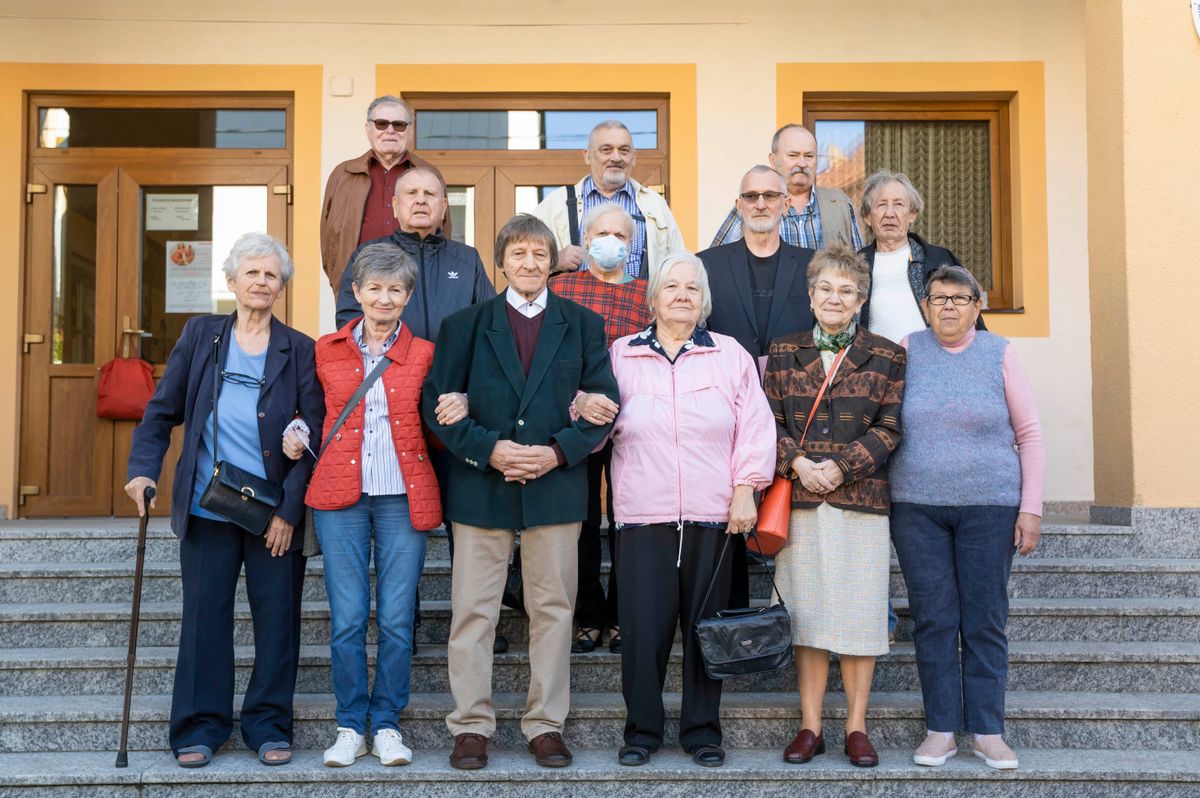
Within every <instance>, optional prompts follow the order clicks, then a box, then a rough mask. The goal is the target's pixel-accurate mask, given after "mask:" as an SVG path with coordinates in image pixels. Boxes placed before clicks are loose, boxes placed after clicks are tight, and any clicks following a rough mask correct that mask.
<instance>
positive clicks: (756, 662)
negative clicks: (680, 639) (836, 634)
mask: <svg viewBox="0 0 1200 798" xmlns="http://www.w3.org/2000/svg"><path fill="white" fill-rule="evenodd" d="M750 534H751V536H753V537H754V540H755V541H756V542H757V541H758V535H756V534H755V533H754V532H753V531H751V532H750ZM728 548H729V535H726V536H725V545H724V546H722V547H721V556H720V557H719V558H717V570H719V569H720V567H721V562H722V560H724V559H725V550H726V549H728ZM767 574H768V575H769V576H770V577H771V588H772V589H773V590H774V591H775V595H776V596H779V603H778V604H774V605H772V606H770V607H757V608H750V609H735V610H718V611H717V614H716V615H715V616H713V617H712V618H704V617H701V618H700V620H698V621H696V639H697V641H699V643H700V655H701V656H702V657H704V670H705V671H706V672H707V673H708V676H709V678H711V679H728V678H730V677H733V676H743V675H745V674H749V673H766V672H768V671H777V670H779V669H781V668H786V667H787V666H788V665H791V664H792V619H791V618H790V617H789V616H788V611H787V607H785V606H784V604H783V596H782V595H781V594H780V593H779V588H777V587H775V576H774V575H773V574H771V572H770V570H768V571H767ZM716 583H717V571H716V570H714V571H713V578H712V581H711V582H709V583H708V590H707V591H706V592H705V594H704V601H703V602H702V603H701V604H700V614H701V616H703V614H704V608H705V607H707V606H708V599H709V596H711V595H712V589H713V585H715V584H716Z"/></svg>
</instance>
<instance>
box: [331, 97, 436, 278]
mask: <svg viewBox="0 0 1200 798" xmlns="http://www.w3.org/2000/svg"><path fill="white" fill-rule="evenodd" d="M412 123H413V112H412V109H411V108H409V107H408V104H407V103H405V102H404V101H403V100H401V99H400V98H399V97H393V96H391V95H390V94H389V95H384V96H383V97H376V98H375V99H374V100H372V101H371V104H370V105H369V106H368V107H367V123H366V131H367V141H369V142H370V144H371V149H369V150H367V151H366V152H365V153H363V154H362V155H360V156H359V157H357V158H353V159H351V160H349V161H343V162H342V163H340V164H338V165H337V166H335V167H334V168H333V171H332V172H331V173H330V175H329V182H328V183H326V184H325V203H324V205H323V207H322V209H321V266H322V268H323V269H324V270H325V275H326V276H327V277H328V278H329V285H330V287H331V288H333V292H334V295H336V294H337V291H338V286H339V285H340V284H341V279H342V271H343V270H344V269H345V268H346V264H347V263H348V262H349V260H350V254H351V253H352V252H354V250H355V249H357V248H358V246H359V244H365V243H366V242H368V241H374V240H375V239H377V238H385V237H387V236H390V235H391V234H392V233H394V232H395V231H396V229H397V228H396V217H395V215H394V214H393V213H392V196H393V195H394V194H395V191H396V181H397V180H399V179H400V176H401V175H402V174H404V173H405V172H407V171H408V170H409V169H412V168H413V167H417V166H423V167H425V168H426V169H430V170H432V171H433V172H434V173H436V174H437V175H438V177H439V178H441V172H438V170H437V167H435V166H433V165H431V164H430V163H429V162H428V161H426V160H425V159H423V158H418V157H417V156H416V155H413V154H412V153H410V152H409V146H410V144H411V143H412V136H413V124H412ZM443 182H444V181H443ZM441 233H442V236H443V237H445V238H450V208H449V206H447V207H446V213H445V215H444V217H443V218H442V220H441Z"/></svg>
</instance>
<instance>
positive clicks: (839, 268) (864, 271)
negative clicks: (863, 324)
mask: <svg viewBox="0 0 1200 798" xmlns="http://www.w3.org/2000/svg"><path fill="white" fill-rule="evenodd" d="M826 270H828V271H832V272H834V273H835V274H841V275H844V276H846V277H849V278H850V279H851V280H853V281H854V285H855V287H856V288H857V289H858V293H859V296H863V297H865V296H867V295H869V294H870V293H871V267H870V265H869V264H868V263H867V259H866V258H864V257H863V256H862V255H859V254H858V253H857V252H855V250H854V247H852V246H850V245H849V244H847V243H846V242H845V241H842V240H840V239H839V240H837V241H834V242H833V243H832V244H827V245H826V246H825V248H824V249H820V250H817V254H816V255H813V258H812V260H810V261H809V262H808V272H807V274H806V276H807V277H808V287H809V288H810V289H811V288H813V287H814V286H815V285H816V284H817V280H818V279H819V278H820V277H821V274H822V273H823V272H825V271H826Z"/></svg>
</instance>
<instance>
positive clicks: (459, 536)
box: [446, 523, 580, 740]
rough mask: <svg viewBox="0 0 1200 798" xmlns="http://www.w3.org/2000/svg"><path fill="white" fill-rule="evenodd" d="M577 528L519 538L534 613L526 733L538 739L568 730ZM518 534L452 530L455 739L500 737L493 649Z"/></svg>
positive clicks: (557, 527)
mask: <svg viewBox="0 0 1200 798" xmlns="http://www.w3.org/2000/svg"><path fill="white" fill-rule="evenodd" d="M579 527H580V525H579V524H578V523H573V524H550V525H546V526H536V527H530V528H529V529H526V530H524V532H523V533H522V534H521V575H522V578H523V580H524V584H525V607H526V609H527V610H528V611H529V696H528V699H527V700H526V704H525V715H524V716H523V717H522V718H521V732H522V733H523V734H524V735H525V737H526V739H529V740H532V739H533V738H534V737H537V736H538V735H540V734H545V733H546V732H559V733H561V732H562V729H563V721H565V720H566V718H567V712H568V710H570V708H571V631H572V616H573V614H574V609H575V592H576V588H577V584H578V573H579V565H578V563H579V559H578V558H579V555H578V547H579ZM512 549H513V530H511V529H488V528H484V527H477V526H469V525H467V524H458V523H456V524H455V525H454V571H453V575H452V580H451V594H450V608H451V620H450V643H449V646H448V652H447V659H448V667H449V672H450V693H451V695H453V696H454V711H453V712H451V713H450V714H449V715H448V716H447V717H446V727H447V728H448V729H449V730H450V734H451V735H453V736H455V737H457V736H458V735H460V734H465V733H468V732H469V733H472V734H480V735H483V736H484V737H491V736H492V735H493V734H494V733H495V731H496V712H495V709H494V708H493V707H492V643H493V642H494V641H495V639H496V622H497V620H499V618H500V597H501V596H502V595H503V593H504V582H505V580H506V579H507V577H508V562H509V558H510V557H511V555H512Z"/></svg>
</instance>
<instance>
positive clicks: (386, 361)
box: [317, 353, 392, 460]
mask: <svg viewBox="0 0 1200 798" xmlns="http://www.w3.org/2000/svg"><path fill="white" fill-rule="evenodd" d="M390 365H392V359H391V358H390V357H388V356H387V353H384V355H383V358H382V359H381V360H380V361H379V363H378V364H377V365H376V366H375V368H373V369H371V373H370V374H368V375H367V376H366V377H365V378H364V379H363V381H362V385H360V386H358V388H357V389H355V391H354V393H352V394H351V395H350V401H348V402H346V406H345V407H343V408H342V412H341V414H340V415H338V417H337V421H335V422H333V426H332V427H330V428H329V434H328V435H326V436H325V441H324V443H323V444H322V446H321V454H325V449H326V444H328V443H329V440H330V439H331V438H332V437H333V436H334V435H336V434H337V431H338V430H340V429H341V428H342V425H343V424H345V423H346V419H348V418H350V414H351V413H352V412H354V408H356V407H358V403H359V402H361V401H362V399H363V397H364V396H366V395H367V391H369V390H371V386H372V385H374V384H375V382H376V380H378V379H379V378H380V377H381V376H383V372H384V371H386V370H387V367H388V366H390ZM317 459H318V460H320V459H321V455H320V454H319V455H317Z"/></svg>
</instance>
